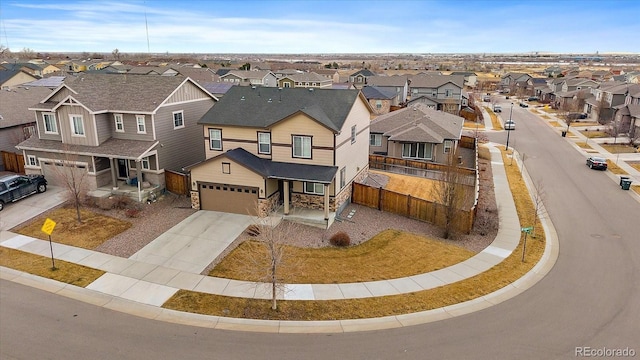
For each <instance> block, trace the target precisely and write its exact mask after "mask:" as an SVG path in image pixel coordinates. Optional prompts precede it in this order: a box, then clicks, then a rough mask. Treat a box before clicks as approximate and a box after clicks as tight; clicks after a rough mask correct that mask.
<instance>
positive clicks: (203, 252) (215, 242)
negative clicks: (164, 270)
mask: <svg viewBox="0 0 640 360" xmlns="http://www.w3.org/2000/svg"><path fill="white" fill-rule="evenodd" d="M253 222H254V220H253V217H251V216H249V215H239V214H230V213H223V212H218V211H207V210H200V211H198V212H196V213H195V214H193V215H191V216H189V217H188V218H186V219H184V220H183V221H182V222H180V223H179V224H178V225H176V226H174V227H172V228H171V229H169V231H167V232H165V233H164V234H162V235H160V236H158V237H157V238H156V239H155V240H153V241H152V242H150V243H149V244H148V245H147V246H145V247H144V248H142V249H140V250H139V251H138V252H136V253H135V254H133V255H132V256H131V257H130V258H129V259H132V260H137V261H141V262H146V263H149V264H156V265H161V266H164V267H168V268H172V269H176V270H180V271H186V272H191V273H196V274H199V273H201V272H202V271H203V270H204V269H205V268H206V267H207V266H209V264H211V262H212V261H213V260H214V259H215V258H216V257H218V255H220V253H222V251H224V249H226V248H227V247H228V246H229V244H231V243H232V242H233V241H234V240H235V239H236V238H237V237H238V236H239V235H240V234H241V233H242V232H243V231H244V229H246V228H247V226H249V225H250V224H252V223H253Z"/></svg>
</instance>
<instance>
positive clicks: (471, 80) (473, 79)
mask: <svg viewBox="0 0 640 360" xmlns="http://www.w3.org/2000/svg"><path fill="white" fill-rule="evenodd" d="M451 75H462V76H464V86H466V87H468V88H475V86H476V84H477V83H478V74H476V73H474V72H470V71H454V72H452V73H451Z"/></svg>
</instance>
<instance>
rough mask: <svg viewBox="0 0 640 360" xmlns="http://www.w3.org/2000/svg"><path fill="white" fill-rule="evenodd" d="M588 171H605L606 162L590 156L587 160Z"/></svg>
mask: <svg viewBox="0 0 640 360" xmlns="http://www.w3.org/2000/svg"><path fill="white" fill-rule="evenodd" d="M587 166H588V167H589V169H596V170H607V160H606V159H604V158H601V157H597V156H592V157H590V158H588V159H587Z"/></svg>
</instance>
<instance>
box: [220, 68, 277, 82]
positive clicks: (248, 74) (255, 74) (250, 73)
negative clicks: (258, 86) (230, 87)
mask: <svg viewBox="0 0 640 360" xmlns="http://www.w3.org/2000/svg"><path fill="white" fill-rule="evenodd" d="M269 73H271V70H231V71H229V72H227V73H226V74H224V75H220V77H226V76H231V75H235V76H237V77H239V78H241V79H261V80H262V79H264V77H265V76H267V75H269Z"/></svg>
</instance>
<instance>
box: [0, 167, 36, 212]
mask: <svg viewBox="0 0 640 360" xmlns="http://www.w3.org/2000/svg"><path fill="white" fill-rule="evenodd" d="M45 191H47V180H46V179H45V178H44V176H42V175H5V176H2V177H0V210H2V209H4V204H7V203H10V202H14V201H18V200H20V199H22V198H25V197H27V196H29V195H31V194H35V193H43V192H45Z"/></svg>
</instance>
